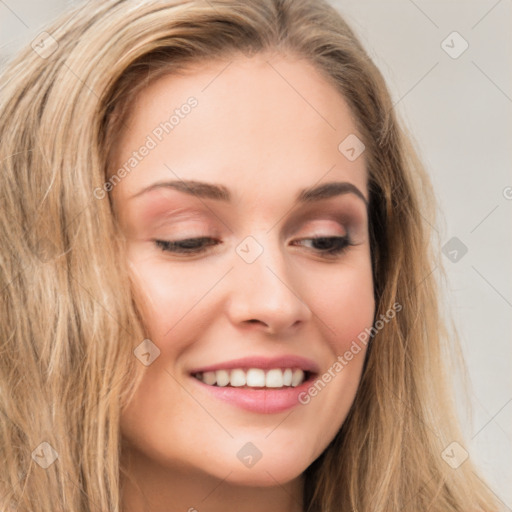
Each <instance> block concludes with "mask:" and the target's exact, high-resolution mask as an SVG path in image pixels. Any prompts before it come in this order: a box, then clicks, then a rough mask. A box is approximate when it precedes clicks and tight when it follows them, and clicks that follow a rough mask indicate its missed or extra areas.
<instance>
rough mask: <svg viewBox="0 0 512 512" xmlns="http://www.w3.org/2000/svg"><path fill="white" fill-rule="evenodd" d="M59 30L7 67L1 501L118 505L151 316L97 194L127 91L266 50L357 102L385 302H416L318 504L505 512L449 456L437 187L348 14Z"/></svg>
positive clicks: (277, 7) (207, 18)
mask: <svg viewBox="0 0 512 512" xmlns="http://www.w3.org/2000/svg"><path fill="white" fill-rule="evenodd" d="M47 32H48V34H50V36H43V38H44V39H45V42H44V44H43V45H42V46H40V47H38V50H39V51H35V50H33V49H32V48H30V47H28V48H26V49H25V50H24V51H22V52H21V53H20V54H19V55H18V56H17V58H15V59H14V60H13V61H12V62H11V63H10V64H9V66H8V68H7V69H6V71H5V72H4V73H3V76H2V78H1V81H0V88H1V90H2V97H1V100H0V139H1V146H0V162H1V173H0V190H1V192H2V196H1V201H2V207H1V215H0V232H1V237H2V240H3V254H2V259H1V262H0V279H1V281H0V283H1V287H2V290H3V294H2V298H1V299H0V300H1V324H0V329H1V334H2V336H1V340H2V357H1V359H0V387H1V393H0V411H1V413H2V414H1V415H2V422H1V423H0V437H1V444H0V460H2V461H4V462H3V465H2V467H1V469H0V474H1V478H0V480H1V484H0V485H1V498H0V509H2V510H9V508H8V507H9V506H12V505H15V506H16V507H17V508H16V510H19V511H20V512H22V511H30V512H43V511H44V512H47V511H48V510H55V511H63V510H65V511H66V512H85V511H89V510H102V511H106V510H110V511H120V510H121V503H122V500H121V498H122V496H121V489H120V484H119V482H120V473H121V472H122V470H123V468H121V467H120V454H121V453H120V451H121V436H120V431H119V419H120V412H121V410H122V408H123V407H124V406H125V405H126V404H127V403H128V402H129V400H130V399H131V398H132V397H133V393H134V392H135V390H136V388H137V385H138V384H139V383H140V378H141V376H142V374H143V371H144V367H143V365H141V364H140V363H139V361H137V359H136V358H135V357H134V355H133V349H134V347H136V346H137V345H138V344H140V343H141V341H142V340H143V339H144V338H145V329H144V325H143V319H142V315H141V314H140V308H139V307H138V306H137V303H136V301H135V299H134V296H135V294H134V289H133V286H132V284H131V281H130V273H129V270H128V268H127V265H126V262H125V260H124V259H123V257H122V255H123V246H122V241H121V240H120V237H119V236H118V231H117V228H116V223H115V218H114V215H113V209H112V204H111V202H110V201H109V199H107V198H106V199H103V200H99V199H96V198H95V197H94V195H93V191H94V190H95V189H97V188H98V187H103V185H104V183H105V180H106V178H107V176H108V175H109V172H110V171H111V169H109V155H110V154H111V152H112V149H113V147H114V146H115V142H116V135H117V134H118V133H119V129H121V127H122V123H123V119H124V116H125V114H126V112H127V110H128V106H129V104H130V102H129V98H130V97H133V95H134V94H136V93H137V92H138V91H139V90H141V89H142V88H143V87H145V86H146V85H147V84H148V83H149V82H150V81H151V80H154V79H155V78H156V77H158V76H160V75H162V74H163V73H172V72H173V71H177V70H178V69H180V68H181V67H183V66H186V65H188V64H191V63H195V62H201V61H204V60H207V59H221V58H225V59H231V58H235V57H236V56H237V55H238V54H240V52H243V53H244V54H246V55H251V54H254V53H258V52H263V51H270V52H278V53H280V54H282V55H296V56H299V57H301V58H304V59H306V60H308V61H309V62H311V63H312V64H314V65H315V66H316V68H317V69H318V70H319V72H320V73H322V75H323V76H324V77H325V78H326V79H327V80H329V81H330V83H332V85H333V86H334V87H335V88H336V89H337V90H338V91H339V92H340V94H342V95H343V96H344V97H345V98H346V100H347V101H348V104H349V105H350V107H351V109H352V110H353V112H354V115H355V118H356V120H357V122H358V128H359V129H360V131H361V134H362V136H363V138H364V143H365V145H366V153H365V155H366V157H367V166H368V175H369V180H368V187H369V191H370V219H369V220H370V222H369V228H370V235H371V252H372V263H373V272H374V283H375V300H376V315H375V316H376V318H379V317H380V316H381V315H382V314H384V315H385V314H386V312H387V311H388V310H389V309H390V307H392V305H393V304H394V303H396V302H398V303H400V304H401V305H402V306H403V308H402V311H400V313H399V314H397V315H396V317H395V319H394V321H392V322H387V323H386V324H385V325H384V326H383V327H382V329H380V330H379V332H378V334H377V335H376V336H375V337H374V338H373V339H372V342H371V344H370V346H369V349H368V352H367V359H366V361H365V367H364V372H363V376H362V379H361V383H360V386H359V389H358V392H357V395H356V398H355V400H354V403H353V406H352V408H351V410H350V412H349V415H348V417H347V418H346V420H345V422H344V424H343V425H342V427H341V429H340V431H339V432H338V434H337V435H336V437H335V439H334V440H333V441H332V442H331V443H330V444H329V446H328V447H327V448H326V450H325V451H324V453H323V454H322V455H321V456H320V457H319V458H318V459H317V460H316V461H314V462H313V464H311V466H310V467H309V468H307V470H306V472H305V494H304V499H305V501H304V503H305V509H306V510H307V511H309V512H320V511H322V512H334V511H337V510H354V511H372V512H385V511H386V512H391V511H393V512H396V511H398V510H400V511H402V512H407V511H411V512H412V511H414V512H417V511H418V510H429V511H431V512H441V511H442V512H449V511H453V512H455V511H457V512H463V511H464V512H468V511H484V510H485V511H491V510H498V504H497V502H496V500H495V498H494V497H493V496H492V494H491V492H490V491H489V490H488V488H487V487H486V486H485V484H483V483H482V481H481V479H480V478H479V477H478V476H477V475H476V473H475V469H474V467H473V465H472V462H471V460H470V459H469V460H466V461H465V462H464V463H463V464H462V465H461V466H460V467H458V468H457V469H453V468H452V467H450V466H449V465H448V464H447V463H446V462H445V461H444V460H443V457H442V452H443V450H445V448H446V447H447V446H448V445H450V443H451V442H453V441H460V442H461V444H462V443H463V441H462V435H461V433H460V432H459V430H458V427H457V421H456V417H455V414H454V412H453V411H454V404H453V400H452V399H451V398H450V394H449V392H448V390H449V389H450V383H449V379H448V376H447V373H446V370H445V369H444V368H445V365H444V361H445V360H447V358H448V356H449V354H450V352H449V350H448V349H449V348H453V347H455V348H457V346H458V345H457V343H458V342H457V338H456V336H455V334H452V335H448V329H447V328H446V326H445V322H444V320H443V318H441V313H440V310H439V302H438V301H439V297H438V287H439V285H438V283H437V282H436V280H435V277H436V276H435V274H436V273H437V274H439V273H442V265H441V259H440V253H439V250H438V249H437V245H436V246H434V244H432V242H431V235H432V233H431V230H430V227H429V226H430V225H435V210H436V206H435V199H434V195H433V193H432V190H431V186H430V182H429V179H428V177H427V175H426V173H425V171H424V169H423V168H422V165H421V164H420V162H419V161H418V158H417V157H416V155H415V151H414V149H413V147H412V145H411V143H410V141H409V138H408V137H407V136H406V135H405V134H404V133H403V131H402V129H401V128H400V125H399V123H398V121H397V119H396V117H395V112H394V109H393V105H392V102H391V100H390V96H389V93H388V91H387V88H386V86H385V84H384V81H383V78H382V76H381V74H380V72H379V71H378V70H377V68H376V66H375V65H374V64H373V63H372V61H371V60H370V58H369V57H368V56H367V54H366V53H365V51H364V49H363V48H362V46H361V44H360V43H359V41H358V39H357V38H356V36H355V35H354V34H353V32H352V31H351V29H350V28H349V27H348V26H347V25H346V23H345V22H344V21H343V20H342V18H341V17H340V15H339V14H338V13H337V12H336V11H335V10H334V9H333V8H332V7H330V6H329V5H328V4H326V3H325V2H324V1H320V0H251V1H250V2H239V1H235V0H210V1H209V2H204V1H199V0H198V1H195V0H190V1H151V0H148V1H146V2H139V1H128V0H127V1H119V0H107V1H104V0H101V1H100V0H92V1H89V2H87V3H86V4H84V5H83V6H81V7H80V8H77V9H75V10H74V11H72V12H68V13H66V14H65V15H63V16H62V17H60V18H59V19H58V20H57V21H56V22H55V23H53V25H52V26H50V27H49V28H48V29H47ZM43 47H44V48H43ZM41 48H43V49H42V50H41ZM433 247H434V248H433ZM434 270H436V273H433V272H434ZM455 355H457V352H455ZM42 442H47V443H48V444H49V445H50V447H51V448H53V449H54V450H55V452H56V453H57V454H58V461H57V462H56V463H53V464H51V465H50V466H49V467H48V468H47V469H43V468H42V467H41V466H40V465H38V464H36V462H37V458H38V455H39V456H41V454H42V453H43V452H44V453H50V454H51V452H49V451H48V450H49V448H48V445H41V443H42ZM41 450H43V452H41Z"/></svg>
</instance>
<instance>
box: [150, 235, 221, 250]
mask: <svg viewBox="0 0 512 512" xmlns="http://www.w3.org/2000/svg"><path fill="white" fill-rule="evenodd" d="M154 242H155V244H156V246H157V247H159V248H160V249H162V250H163V251H166V252H172V253H178V254H199V253H201V252H204V251H206V249H207V247H208V246H210V245H215V244H217V243H219V241H218V240H215V239H214V238H210V237H207V236H202V237H199V238H187V239H185V240H155V241H154ZM220 243H222V242H220Z"/></svg>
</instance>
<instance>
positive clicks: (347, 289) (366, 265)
mask: <svg viewBox="0 0 512 512" xmlns="http://www.w3.org/2000/svg"><path fill="white" fill-rule="evenodd" d="M363 256H364V257H363ZM311 285H314V289H313V290H311V293H310V297H313V298H312V299H311V306H312V307H314V313H315V315H316V316H317V317H318V318H319V324H320V325H321V326H323V332H324V333H325V339H326V340H328V341H329V343H330V345H331V349H332V350H333V351H334V352H335V353H336V354H342V353H343V352H345V351H346V350H348V348H349V347H350V345H351V343H352V341H353V340H356V339H357V337H358V335H360V334H361V333H362V332H364V331H365V329H366V328H369V327H371V325H372V323H373V319H374V315H375V298H374V290H373V278H372V268H371V260H370V257H369V253H368V254H366V253H364V255H360V257H359V259H358V258H357V255H356V257H354V258H353V262H348V263H347V264H346V265H341V266H339V267H337V268H336V270H335V271H333V272H330V273H326V274H325V275H323V276H321V277H320V276H319V278H318V279H315V280H314V282H311ZM363 348H364V347H363Z"/></svg>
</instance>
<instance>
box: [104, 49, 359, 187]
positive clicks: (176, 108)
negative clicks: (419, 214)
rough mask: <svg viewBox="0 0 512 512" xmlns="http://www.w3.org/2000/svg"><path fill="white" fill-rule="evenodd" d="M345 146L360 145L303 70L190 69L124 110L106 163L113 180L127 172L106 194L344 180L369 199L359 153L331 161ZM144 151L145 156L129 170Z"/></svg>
mask: <svg viewBox="0 0 512 512" xmlns="http://www.w3.org/2000/svg"><path fill="white" fill-rule="evenodd" d="M191 98H193V100H191ZM191 105H193V106H191ZM354 136H356V137H359V138H360V139H361V138H362V137H361V135H360V134H359V132H358V130H357V128H356V123H355V119H354V117H353V114H352V112H351V110H350V108H349V106H348V104H347V102H346V100H345V98H344V97H343V96H342V95H341V94H340V93H339V92H338V91H337V90H336V89H335V88H334V87H333V85H331V84H330V83H329V82H328V81H327V80H326V79H325V78H324V77H323V76H322V75H321V74H320V73H319V72H318V71H317V70H316V69H315V68H314V67H313V65H311V64H310V63H308V62H306V61H304V60H299V59H296V58H292V57H284V56H281V57H276V56H269V55H265V54H260V55H257V56H255V57H252V58H246V57H237V58H233V59H232V60H224V61H215V62H208V63H204V62H203V63H196V64H194V65H193V66H190V67H189V68H188V69H187V70H186V72H183V73H180V74H174V73H173V74H167V75H164V76H163V77H160V78H159V79H157V80H156V81H154V82H153V83H152V84H151V85H149V86H148V87H146V88H145V89H143V90H142V91H141V92H140V93H139V95H138V96H137V97H136V98H135V100H134V101H133V103H132V104H131V105H129V116H128V118H127V120H126V124H125V128H124V130H123V132H122V133H121V134H120V137H119V139H118V141H117V144H116V151H115V162H111V171H112V172H115V171H116V169H117V168H120V167H122V166H125V167H126V168H127V169H128V168H129V172H128V173H125V174H127V176H126V178H124V179H123V180H122V182H121V183H120V184H119V185H117V186H116V188H115V190H114V194H115V195H117V196H124V195H126V194H133V193H136V192H137V191H138V190H140V189H142V188H144V187H146V186H148V185H150V184H151V183H152V182H154V181H158V180H166V179H179V178H183V179H193V180H198V181H210V182H217V183H219V182H220V183H225V184H227V185H228V186H230V188H233V189H234V192H235V194H236V193H237V191H238V193H239V194H241V195H245V196H247V195H261V194H265V195H266V196H268V195H269V194H270V195H271V194H272V193H276V194H280V193H282V192H285V191H289V192H290V193H291V194H292V193H293V191H294V190H295V189H298V188H305V187H310V186H312V185H314V184H315V183H317V182H319V181H333V180H343V181H350V182H351V183H353V184H354V185H356V186H357V187H358V188H359V189H360V190H361V191H362V192H363V193H364V194H365V195H366V197H368V196H367V189H366V180H367V176H366V166H365V158H364V156H365V155H364V153H363V154H362V155H361V156H360V157H359V158H357V159H355V160H350V159H348V158H347V156H346V154H344V153H343V151H340V143H342V142H343V141H344V140H346V139H347V137H354ZM349 140H352V139H349ZM143 146H147V147H149V148H150V149H149V150H148V151H146V150H144V151H143V152H144V153H145V156H143V157H142V158H141V157H140V155H139V156H138V158H137V162H134V161H133V158H135V156H134V152H135V153H137V152H138V150H139V149H142V147H143ZM342 146H343V145H342ZM130 159H132V161H131V163H132V164H136V165H133V166H130V165H127V164H129V161H130Z"/></svg>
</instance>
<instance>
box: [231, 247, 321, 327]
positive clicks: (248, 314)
mask: <svg viewBox="0 0 512 512" xmlns="http://www.w3.org/2000/svg"><path fill="white" fill-rule="evenodd" d="M235 261H236V263H235V268H234V271H233V272H230V280H231V281H230V291H229V298H228V302H227V313H228V316H229V318H230V320H231V322H233V324H234V325H237V326H238V327H240V326H241V325H243V326H247V325H254V328H256V326H258V328H260V329H262V330H263V331H264V332H266V333H267V334H278V333H279V334H283V335H284V334H286V331H291V330H292V329H293V330H294V329H296V328H297V327H298V326H299V325H300V324H302V325H304V324H305V323H306V322H307V321H308V320H309V319H310V318H311V316H312V312H311V309H310V308H309V306H308V304H307V298H305V297H301V296H300V294H299V292H298V290H297V288H298V286H297V285H299V284H300V281H302V282H303V279H299V276H297V275H294V274H293V272H292V271H291V269H290V265H289V264H287V263H286V259H285V255H284V254H283V253H282V250H280V249H278V248H275V249H270V248H269V247H266V248H265V250H264V251H263V253H262V254H261V255H260V256H259V257H258V258H257V259H256V260H255V261H253V262H251V263H248V262H246V261H245V260H243V259H242V258H240V257H239V256H238V255H235Z"/></svg>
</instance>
